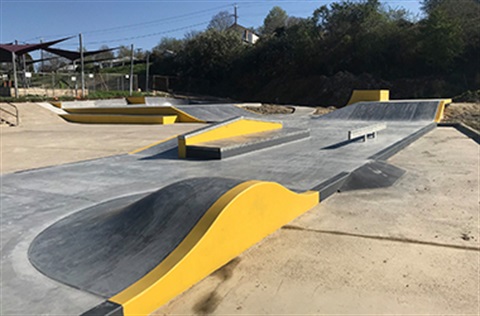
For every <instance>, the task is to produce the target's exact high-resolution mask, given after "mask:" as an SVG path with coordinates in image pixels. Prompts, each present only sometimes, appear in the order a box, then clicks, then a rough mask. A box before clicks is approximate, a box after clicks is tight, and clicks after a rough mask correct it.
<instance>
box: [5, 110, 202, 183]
mask: <svg viewBox="0 0 480 316" xmlns="http://www.w3.org/2000/svg"><path fill="white" fill-rule="evenodd" d="M15 105H16V106H17V107H18V109H19V112H20V125H19V126H17V127H2V128H1V130H0V131H1V137H2V141H1V148H0V150H1V155H2V165H1V173H2V174H5V173H10V172H15V171H20V170H25V169H35V168H41V167H47V166H54V165H59V164H65V163H72V162H76V161H84V160H88V159H95V158H100V157H107V156H113V155H118V154H125V153H128V152H130V151H133V150H135V149H137V148H141V147H144V146H147V145H149V144H152V143H154V142H158V141H160V140H162V139H166V138H169V137H171V136H174V135H178V134H183V133H186V132H189V131H192V130H195V129H198V128H199V127H202V126H205V125H204V124H192V123H189V124H184V123H181V124H172V125H164V126H163V125H96V124H89V125H84V124H73V123H68V122H66V121H64V120H63V119H62V118H60V117H59V116H58V115H56V114H55V113H53V112H52V111H49V110H47V109H45V108H43V107H41V106H38V105H37V104H34V103H16V104H15Z"/></svg>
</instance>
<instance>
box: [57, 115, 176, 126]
mask: <svg viewBox="0 0 480 316" xmlns="http://www.w3.org/2000/svg"><path fill="white" fill-rule="evenodd" d="M60 116H61V117H62V118H63V119H65V120H66V121H68V122H73V123H86V124H173V123H175V121H176V120H177V116H176V115H116V114H61V115H60Z"/></svg>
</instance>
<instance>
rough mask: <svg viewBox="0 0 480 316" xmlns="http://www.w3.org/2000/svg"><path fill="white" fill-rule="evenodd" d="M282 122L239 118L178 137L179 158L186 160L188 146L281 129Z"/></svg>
mask: <svg viewBox="0 0 480 316" xmlns="http://www.w3.org/2000/svg"><path fill="white" fill-rule="evenodd" d="M282 127H283V124H282V122H274V121H262V120H257V119H252V118H244V117H238V118H234V119H230V120H227V121H224V122H221V123H218V124H214V125H211V126H209V127H206V128H204V129H201V130H197V131H193V132H190V133H187V134H184V135H180V136H178V157H179V158H186V154H187V146H189V145H194V144H198V143H204V142H210V141H214V140H219V139H225V138H230V137H236V136H241V135H248V134H254V133H261V132H266V131H272V130H277V129H281V128H282Z"/></svg>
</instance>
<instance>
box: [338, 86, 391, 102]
mask: <svg viewBox="0 0 480 316" xmlns="http://www.w3.org/2000/svg"><path fill="white" fill-rule="evenodd" d="M389 100H390V91H389V90H353V92H352V96H351V97H350V100H349V101H348V103H347V105H350V104H353V103H357V102H362V101H389Z"/></svg>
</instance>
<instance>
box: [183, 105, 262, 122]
mask: <svg viewBox="0 0 480 316" xmlns="http://www.w3.org/2000/svg"><path fill="white" fill-rule="evenodd" d="M175 108H176V109H179V110H181V111H182V112H185V113H187V114H188V115H190V116H193V117H195V118H197V119H198V120H201V121H204V122H220V121H224V120H227V119H230V118H233V117H236V116H250V117H258V115H256V114H254V113H251V112H248V111H246V110H243V109H240V108H238V107H236V106H235V105H233V104H191V105H176V106H175Z"/></svg>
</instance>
